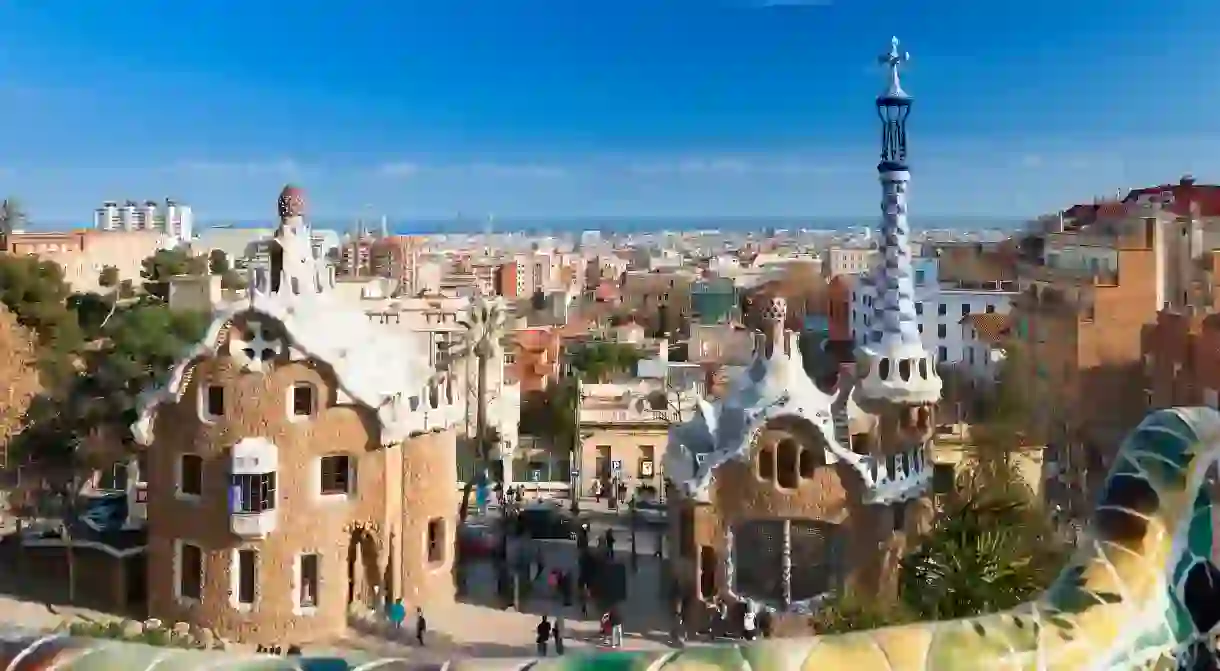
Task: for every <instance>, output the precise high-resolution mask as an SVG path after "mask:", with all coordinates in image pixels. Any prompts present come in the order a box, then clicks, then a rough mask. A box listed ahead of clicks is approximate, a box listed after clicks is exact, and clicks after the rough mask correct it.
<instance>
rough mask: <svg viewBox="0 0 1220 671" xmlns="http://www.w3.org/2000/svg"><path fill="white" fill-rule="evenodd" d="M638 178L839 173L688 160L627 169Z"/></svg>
mask: <svg viewBox="0 0 1220 671" xmlns="http://www.w3.org/2000/svg"><path fill="white" fill-rule="evenodd" d="M627 170H628V172H631V173H632V174H636V175H725V176H739V175H812V174H828V173H832V172H838V171H839V169H838V168H837V167H836V166H833V165H823V164H818V163H812V162H808V161H802V160H796V159H768V160H764V161H759V160H750V159H744V158H735V157H719V158H685V159H679V160H674V161H654V162H646V163H633V164H630V165H629V166H628V168H627Z"/></svg>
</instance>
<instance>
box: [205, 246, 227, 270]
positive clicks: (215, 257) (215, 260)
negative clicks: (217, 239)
mask: <svg viewBox="0 0 1220 671" xmlns="http://www.w3.org/2000/svg"><path fill="white" fill-rule="evenodd" d="M232 268H233V266H232V265H231V264H230V263H229V255H228V254H225V251H224V250H223V249H213V250H212V251H210V252H208V272H209V273H211V274H213V275H224V274H225V273H227V272H229V271H230V270H231V269H232Z"/></svg>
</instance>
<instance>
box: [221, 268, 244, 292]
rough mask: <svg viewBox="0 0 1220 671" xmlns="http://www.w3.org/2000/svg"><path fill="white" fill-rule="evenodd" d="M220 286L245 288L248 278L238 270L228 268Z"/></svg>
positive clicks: (224, 287) (223, 287)
mask: <svg viewBox="0 0 1220 671" xmlns="http://www.w3.org/2000/svg"><path fill="white" fill-rule="evenodd" d="M220 287H221V288H222V289H245V288H246V278H245V277H242V274H241V273H239V272H237V271H236V270H233V269H229V270H226V271H225V273H224V275H222V276H221V278H220Z"/></svg>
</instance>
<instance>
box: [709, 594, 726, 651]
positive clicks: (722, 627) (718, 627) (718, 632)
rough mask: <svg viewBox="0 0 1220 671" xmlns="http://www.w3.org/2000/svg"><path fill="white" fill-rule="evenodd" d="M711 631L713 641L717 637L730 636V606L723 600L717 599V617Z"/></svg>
mask: <svg viewBox="0 0 1220 671" xmlns="http://www.w3.org/2000/svg"><path fill="white" fill-rule="evenodd" d="M709 630H710V632H711V636H712V640H713V641H714V640H716V637H717V636H728V635H729V605H728V604H726V603H725V602H724V600H723V599H719V598H718V599H716V616H715V619H714V620H713V624H712V626H711V627H710V628H709Z"/></svg>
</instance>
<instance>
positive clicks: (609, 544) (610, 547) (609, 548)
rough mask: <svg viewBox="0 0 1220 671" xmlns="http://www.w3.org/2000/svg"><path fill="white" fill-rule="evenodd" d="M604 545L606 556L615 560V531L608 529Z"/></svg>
mask: <svg viewBox="0 0 1220 671" xmlns="http://www.w3.org/2000/svg"><path fill="white" fill-rule="evenodd" d="M603 543H604V544H605V546H606V556H607V557H609V558H610V559H614V530H613V529H609V528H607V529H606V535H605V536H604V537H603Z"/></svg>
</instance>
